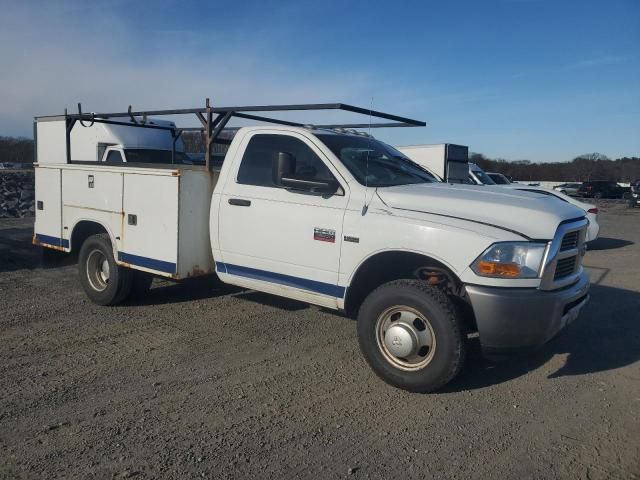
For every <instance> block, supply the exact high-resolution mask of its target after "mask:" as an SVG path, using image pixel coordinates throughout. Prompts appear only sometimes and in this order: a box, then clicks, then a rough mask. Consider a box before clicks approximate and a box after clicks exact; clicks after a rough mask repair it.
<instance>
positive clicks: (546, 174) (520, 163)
mask: <svg viewBox="0 0 640 480" xmlns="http://www.w3.org/2000/svg"><path fill="white" fill-rule="evenodd" d="M469 161H471V162H474V163H477V164H478V165H479V166H480V167H481V168H482V169H483V170H485V171H487V172H498V173H502V174H504V175H506V176H509V177H512V178H513V179H514V180H537V181H559V180H562V181H565V182H584V181H587V180H614V181H616V182H631V181H634V180H637V179H640V157H623V158H618V159H615V160H611V159H609V158H607V156H606V155H602V154H601V153H588V154H584V155H580V156H578V157H576V158H574V159H573V160H571V161H570V162H553V163H533V162H530V161H529V160H517V161H508V160H503V159H491V158H488V157H485V156H484V155H483V154H481V153H472V154H471V155H470V156H469Z"/></svg>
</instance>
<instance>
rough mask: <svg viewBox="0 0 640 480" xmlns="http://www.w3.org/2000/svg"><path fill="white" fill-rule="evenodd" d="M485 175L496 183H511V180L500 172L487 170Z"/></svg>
mask: <svg viewBox="0 0 640 480" xmlns="http://www.w3.org/2000/svg"><path fill="white" fill-rule="evenodd" d="M487 175H489V178H491V180H493V182H494V183H495V184H496V185H509V184H510V183H511V180H509V179H508V178H507V177H505V176H504V175H503V174H501V173H494V172H487Z"/></svg>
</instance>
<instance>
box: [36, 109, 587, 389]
mask: <svg viewBox="0 0 640 480" xmlns="http://www.w3.org/2000/svg"><path fill="white" fill-rule="evenodd" d="M327 109H339V110H343V111H348V112H352V113H359V114H364V115H367V116H368V117H369V118H373V117H375V118H382V119H385V120H390V121H391V122H387V123H377V124H376V123H374V124H371V125H370V123H371V121H370V120H369V121H368V122H366V123H361V124H349V125H339V126H338V125H315V126H314V125H311V124H301V123H296V122H292V121H288V120H281V119H277V118H271V117H265V116H262V115H256V112H267V111H271V112H273V111H287V110H306V111H309V110H327ZM144 113H145V112H131V111H129V112H125V113H110V114H91V115H88V114H82V113H78V114H73V115H64V116H60V117H39V118H36V132H37V135H38V143H37V144H38V157H37V163H36V201H37V209H36V222H35V234H34V243H35V244H38V245H42V246H44V247H48V248H54V249H57V250H62V251H64V252H77V254H78V265H79V279H80V283H81V284H82V286H83V288H84V290H85V292H86V293H87V295H88V296H89V298H90V299H91V300H92V301H93V302H95V303H97V304H100V305H113V304H117V303H119V302H122V301H124V300H125V299H126V298H127V297H128V296H129V295H130V293H131V290H132V288H134V286H135V285H138V287H139V288H140V289H143V288H145V287H148V278H150V275H154V276H159V277H165V278H169V279H175V280H180V279H185V278H188V277H191V276H196V275H201V274H206V273H210V272H216V273H217V275H218V277H219V278H220V280H221V281H222V282H225V283H229V284H233V285H238V286H241V287H245V288H250V289H254V290H259V291H263V292H268V293H272V294H275V295H281V296H284V297H288V298H292V299H297V300H301V301H305V302H308V303H312V304H316V305H321V306H324V307H327V308H331V309H335V310H342V311H345V312H347V313H348V314H353V315H356V316H357V318H358V322H357V331H358V338H359V343H360V347H361V350H362V353H363V354H364V356H365V358H366V360H367V361H368V363H369V365H370V366H371V367H372V369H373V370H374V371H375V372H376V373H377V374H378V375H379V376H380V377H381V378H383V379H384V380H385V381H387V382H388V383H390V384H392V385H395V386H397V387H400V388H404V389H407V390H410V391H419V392H428V391H432V390H435V389H437V388H440V387H442V386H443V385H444V384H446V383H447V382H448V381H449V380H451V379H452V378H453V377H454V376H455V375H456V373H457V372H458V371H459V369H460V367H461V366H462V364H463V361H464V356H465V348H466V334H467V333H468V331H469V329H475V330H477V331H478V333H479V338H480V342H481V345H482V347H483V349H486V350H487V351H489V352H493V351H509V350H512V349H518V348H520V347H530V346H535V345H540V344H543V343H545V342H546V341H548V340H549V339H551V338H552V337H554V336H555V335H556V333H558V332H559V331H560V330H561V329H562V328H563V327H565V326H566V325H567V324H568V323H570V322H572V321H573V320H574V319H575V318H576V317H577V316H578V312H579V311H580V309H581V308H582V307H583V306H584V305H585V304H586V302H587V301H588V298H589V295H588V289H589V280H588V278H587V275H586V273H585V272H584V271H583V268H582V256H583V254H584V238H585V233H586V228H587V220H586V219H585V217H584V211H582V210H580V209H577V208H575V207H573V206H572V205H570V204H568V203H564V202H558V201H557V200H554V199H551V198H548V197H543V196H540V195H536V194H531V193H528V192H519V191H515V190H507V189H503V190H497V189H491V190H488V189H487V188H484V187H482V186H479V187H478V186H469V185H450V184H446V183H438V182H434V181H433V177H432V176H431V175H430V174H428V173H427V172H426V171H424V170H423V169H421V168H420V167H419V166H417V165H416V164H415V163H414V162H412V161H410V160H409V159H407V158H406V157H405V156H404V155H403V154H402V153H400V152H399V151H398V150H396V149H394V148H393V147H390V146H389V145H387V144H385V143H383V142H381V141H378V140H376V139H374V138H372V137H371V136H369V135H366V134H363V133H362V132H358V131H357V130H356V129H358V128H360V129H362V128H369V127H370V126H371V127H376V126H422V125H424V123H423V122H419V121H416V120H411V119H406V118H403V117H398V116H395V115H390V114H385V113H381V112H375V111H370V110H368V109H362V108H358V107H352V106H349V105H344V104H314V105H276V106H254V107H216V108H213V107H210V106H209V105H208V103H207V106H206V107H204V108H199V109H184V110H160V111H155V112H146V113H147V114H148V115H156V116H166V115H170V114H188V113H190V114H196V116H197V117H198V119H199V120H200V121H201V122H202V131H203V135H204V137H205V140H206V141H205V144H206V145H207V146H208V147H207V151H206V152H205V166H203V167H197V166H193V165H178V164H174V165H171V164H135V165H130V164H129V163H120V164H111V163H109V162H104V163H100V162H95V161H93V162H89V161H85V159H83V158H77V157H76V154H75V151H74V146H73V142H72V141H71V134H70V133H71V132H72V131H73V130H74V129H75V128H89V127H84V126H83V125H82V124H86V125H89V124H90V122H95V123H101V122H119V123H121V124H123V125H127V126H128V127H129V128H132V129H135V128H156V127H158V126H154V125H150V124H149V123H148V122H147V123H136V122H134V119H135V117H136V116H142V115H144ZM233 117H235V118H241V119H244V120H247V119H248V120H254V121H256V122H258V123H261V124H262V125H257V126H251V127H242V128H240V129H238V130H237V131H235V135H234V136H233V139H232V140H228V139H225V140H224V143H228V144H229V145H228V150H227V152H226V155H224V158H223V159H222V158H220V160H221V161H218V162H216V161H213V157H212V155H211V148H212V146H213V145H214V144H216V143H219V142H220V141H221V140H222V139H221V137H220V133H221V132H222V129H223V128H224V127H225V125H226V124H227V122H228V121H229V120H230V119H231V118H233ZM127 119H129V120H127ZM80 121H82V123H81V122H80ZM338 127H339V128H338ZM44 132H47V133H46V134H45V133H44ZM56 132H57V134H55V133H56ZM179 133H180V129H176V132H175V134H176V135H179ZM45 138H46V140H45ZM238 321H242V319H241V318H238Z"/></svg>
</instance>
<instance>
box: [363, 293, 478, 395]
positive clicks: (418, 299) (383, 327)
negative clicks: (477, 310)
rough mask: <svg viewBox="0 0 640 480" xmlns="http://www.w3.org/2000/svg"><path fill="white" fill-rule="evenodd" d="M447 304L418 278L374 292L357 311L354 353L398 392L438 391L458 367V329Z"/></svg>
mask: <svg viewBox="0 0 640 480" xmlns="http://www.w3.org/2000/svg"><path fill="white" fill-rule="evenodd" d="M455 311H456V310H455V307H454V305H453V303H452V302H451V300H449V298H447V296H446V295H445V294H444V293H443V292H442V291H440V290H438V289H437V288H436V287H431V286H428V285H426V284H425V282H424V281H420V280H396V281H393V282H389V283H386V284H384V285H382V286H380V287H378V288H377V289H376V290H374V291H373V292H372V293H371V294H370V295H369V296H368V297H367V298H366V299H365V301H364V303H363V304H362V306H361V308H360V311H359V313H358V340H359V343H360V349H361V350H362V353H363V355H364V357H365V359H366V360H367V363H368V364H369V366H370V367H371V368H372V369H373V371H374V372H375V373H376V374H377V375H378V376H379V377H380V378H382V379H383V380H384V381H385V382H387V383H389V384H390V385H393V386H395V387H398V388H402V389H403V390H408V391H411V392H420V393H427V392H433V391H435V390H438V389H439V388H442V387H443V386H444V385H445V384H447V383H448V382H449V381H451V379H453V377H455V376H456V375H457V373H458V372H459V371H460V368H461V367H462V364H463V363H464V357H465V347H466V345H465V341H464V337H463V334H462V331H463V329H462V325H461V323H460V320H459V318H458V317H457V315H456V314H455Z"/></svg>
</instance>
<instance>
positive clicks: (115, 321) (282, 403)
mask: <svg viewBox="0 0 640 480" xmlns="http://www.w3.org/2000/svg"><path fill="white" fill-rule="evenodd" d="M601 206H602V211H603V214H602V215H601V225H602V229H601V236H602V238H601V239H599V240H598V242H596V243H595V244H594V245H593V246H592V249H591V250H590V251H589V253H588V254H587V256H586V260H585V263H586V265H588V266H589V271H590V274H591V276H592V282H593V286H592V295H593V298H592V301H591V303H590V304H589V306H588V307H587V308H586V309H585V310H584V312H583V315H582V316H581V318H580V319H579V320H578V321H577V322H576V323H575V324H574V325H572V326H571V328H570V329H568V330H567V331H566V332H565V333H564V334H563V335H561V336H560V337H559V338H557V339H556V340H554V341H553V342H551V343H550V344H549V345H547V346H546V347H545V348H543V349H541V350H540V351H538V352H536V353H535V354H533V355H527V356H521V357H514V358H512V359H510V360H509V361H506V362H499V363H492V362H488V361H486V360H484V359H483V358H482V357H481V356H480V354H479V350H478V346H477V344H476V343H475V341H474V340H471V354H470V355H469V358H468V361H467V364H466V365H465V367H464V370H463V372H462V374H461V375H460V376H459V377H458V378H457V379H456V380H454V382H453V383H452V384H450V385H449V386H447V388H446V389H445V390H444V391H443V392H440V393H437V394H431V395H417V394H409V393H406V392H403V391H400V390H396V389H394V388H392V387H389V386H387V385H385V384H384V383H382V382H381V381H379V380H378V379H377V378H376V377H375V376H374V375H373V373H372V372H371V371H370V370H369V369H368V368H367V366H366V365H365V362H364V361H363V359H362V358H361V356H360V354H359V351H358V346H357V342H356V328H355V323H354V322H353V321H352V320H350V319H347V318H345V317H343V316H340V315H337V314H335V313H332V312H329V311H325V310H323V309H321V308H316V307H309V306H306V305H304V304H301V303H297V302H293V301H288V300H283V299H279V298H276V297H270V296H267V295H263V294H259V293H255V292H250V291H243V290H239V289H234V288H226V287H219V286H218V287H216V286H215V285H212V282H208V281H200V282H192V283H189V284H182V285H172V284H170V283H164V282H159V281H156V282H155V283H154V287H153V289H152V291H151V292H150V294H149V295H148V296H147V297H146V298H145V299H143V300H140V301H138V302H137V303H130V304H128V305H125V306H121V307H112V308H108V307H98V306H94V305H92V304H91V303H89V302H88V301H87V299H86V298H85V296H84V294H83V293H82V292H81V290H80V286H79V284H78V282H77V280H76V275H75V267H74V266H73V265H65V264H64V262H63V261H60V259H58V258H55V257H54V258H50V256H45V257H44V259H45V260H46V261H44V260H43V256H42V254H41V252H40V251H39V250H38V249H36V248H35V247H32V246H31V245H30V238H31V233H32V230H31V228H32V226H31V221H30V220H28V219H7V220H1V221H0V332H1V337H0V372H1V374H0V448H1V451H2V455H1V456H0V477H5V478H21V477H22V478H88V477H96V478H114V477H117V478H128V477H132V478H201V477H205V478H278V479H281V478H314V479H315V478H343V477H350V478H398V477H405V478H460V479H466V478H531V477H535V478H591V479H597V478H614V479H629V478H638V477H640V436H639V434H638V432H640V420H639V414H640V363H638V359H639V357H640V314H639V312H640V274H639V273H638V271H639V269H640V209H635V210H626V209H624V208H622V207H621V206H620V205H619V204H616V203H608V204H602V205H601Z"/></svg>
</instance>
